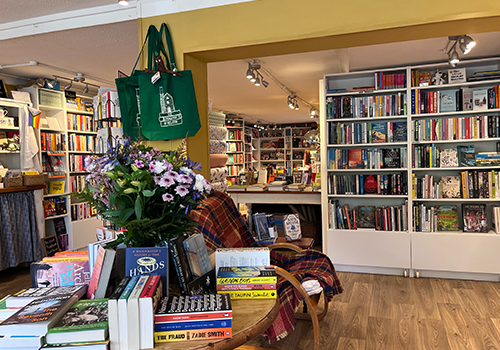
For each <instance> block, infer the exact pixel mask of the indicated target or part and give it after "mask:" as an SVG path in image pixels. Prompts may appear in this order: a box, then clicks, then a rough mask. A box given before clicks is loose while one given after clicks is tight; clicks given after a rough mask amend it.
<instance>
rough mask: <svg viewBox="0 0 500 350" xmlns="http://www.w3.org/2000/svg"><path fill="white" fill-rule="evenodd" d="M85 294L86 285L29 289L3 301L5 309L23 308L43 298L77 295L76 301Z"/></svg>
mask: <svg viewBox="0 0 500 350" xmlns="http://www.w3.org/2000/svg"><path fill="white" fill-rule="evenodd" d="M86 292H87V285H81V286H72V287H51V288H29V289H23V290H20V291H19V292H17V293H15V294H14V295H12V296H10V297H9V298H8V299H7V300H6V301H5V306H6V307H9V308H10V307H23V306H26V305H27V304H29V303H30V302H32V301H34V300H36V299H40V298H45V297H55V296H60V295H77V296H78V299H80V298H81V297H83V296H84V295H85V293H86Z"/></svg>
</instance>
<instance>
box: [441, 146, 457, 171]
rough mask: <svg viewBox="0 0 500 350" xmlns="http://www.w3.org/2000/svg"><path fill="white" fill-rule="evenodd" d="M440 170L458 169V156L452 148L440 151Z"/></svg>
mask: <svg viewBox="0 0 500 350" xmlns="http://www.w3.org/2000/svg"><path fill="white" fill-rule="evenodd" d="M439 160H440V164H439V166H440V167H441V168H450V167H458V154H457V150H456V149H454V148H446V149H442V150H441V153H440V156H439Z"/></svg>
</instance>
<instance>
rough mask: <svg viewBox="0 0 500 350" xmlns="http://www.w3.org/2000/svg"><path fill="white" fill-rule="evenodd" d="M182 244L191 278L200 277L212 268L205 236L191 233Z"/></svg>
mask: <svg viewBox="0 0 500 350" xmlns="http://www.w3.org/2000/svg"><path fill="white" fill-rule="evenodd" d="M182 244H183V245H184V251H185V252H186V256H187V260H188V263H189V266H190V267H191V273H192V274H193V278H197V277H201V276H203V275H204V274H206V273H207V272H210V270H212V265H211V264H210V259H209V258H208V252H207V246H206V244H205V238H203V235H202V234H194V235H191V236H189V237H188V238H186V239H185V240H184V242H182Z"/></svg>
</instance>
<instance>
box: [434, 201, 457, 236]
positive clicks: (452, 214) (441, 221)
mask: <svg viewBox="0 0 500 350" xmlns="http://www.w3.org/2000/svg"><path fill="white" fill-rule="evenodd" d="M436 214H437V225H438V231H458V230H459V224H458V211H457V206H456V205H438V206H437V208H436Z"/></svg>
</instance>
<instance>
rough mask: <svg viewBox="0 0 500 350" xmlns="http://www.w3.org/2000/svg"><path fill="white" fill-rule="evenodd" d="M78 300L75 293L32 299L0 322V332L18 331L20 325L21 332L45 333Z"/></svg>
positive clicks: (14, 332) (16, 332)
mask: <svg viewBox="0 0 500 350" xmlns="http://www.w3.org/2000/svg"><path fill="white" fill-rule="evenodd" d="M77 300H78V296H77V295H76V294H75V295H68V294H66V295H59V296H52V297H45V298H39V299H36V300H33V301H32V302H30V303H29V304H28V305H26V306H25V307H23V308H22V309H20V310H19V311H18V312H16V313H15V314H14V315H12V316H11V317H9V318H8V319H6V320H5V321H3V322H2V323H1V324H0V333H1V334H3V335H11V334H18V333H19V326H20V325H22V328H23V333H25V334H31V335H45V334H46V333H47V331H48V330H49V329H50V328H51V327H52V326H53V325H54V324H56V323H57V322H58V321H59V320H60V319H61V318H62V317H63V316H64V314H65V313H66V311H68V310H69V308H70V307H71V306H72V305H73V304H74V303H75V302H76V301H77Z"/></svg>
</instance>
